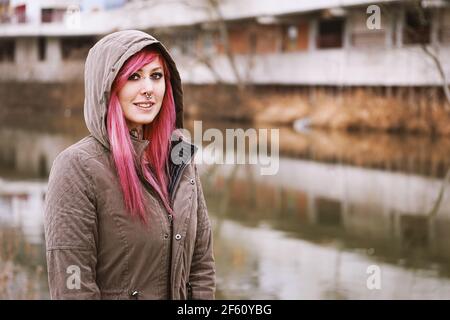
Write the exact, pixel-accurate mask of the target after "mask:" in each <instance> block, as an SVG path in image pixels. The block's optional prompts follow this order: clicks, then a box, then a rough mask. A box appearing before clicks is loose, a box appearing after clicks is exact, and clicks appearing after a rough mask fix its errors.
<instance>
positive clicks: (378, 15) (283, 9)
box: [0, 0, 450, 86]
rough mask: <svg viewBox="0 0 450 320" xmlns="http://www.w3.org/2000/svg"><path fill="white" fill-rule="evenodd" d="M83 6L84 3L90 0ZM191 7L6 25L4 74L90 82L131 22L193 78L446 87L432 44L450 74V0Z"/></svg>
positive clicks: (0, 54) (0, 32) (134, 5)
mask: <svg viewBox="0 0 450 320" xmlns="http://www.w3.org/2000/svg"><path fill="white" fill-rule="evenodd" d="M12 2H14V1H11V3H12ZM69 2H70V1H66V7H67V5H68V4H69ZM72 2H73V1H72ZM75 2H76V4H75V7H73V8H76V5H79V7H78V8H80V9H81V8H82V5H83V2H84V1H75ZM189 3H190V4H189V5H186V4H185V2H177V1H174V2H172V1H171V2H164V1H160V2H159V1H152V2H148V3H147V2H146V1H142V0H141V1H136V0H135V1H128V2H127V3H122V4H120V3H119V5H118V6H119V7H118V8H115V9H112V10H105V9H107V7H105V6H103V7H102V6H98V7H97V8H96V9H95V10H85V11H76V10H73V11H66V13H65V15H64V17H63V18H62V19H59V20H58V19H56V20H55V21H52V22H51V23H44V22H41V23H39V24H35V23H33V22H32V21H36V19H34V20H33V19H31V18H30V22H28V20H26V22H25V23H21V22H13V20H14V19H13V20H11V21H10V22H8V23H3V24H0V80H2V81H8V80H19V81H45V82H60V81H68V80H79V81H81V80H82V77H83V65H84V59H85V57H86V55H87V52H88V50H89V48H90V47H91V46H92V45H93V44H94V43H95V42H96V41H97V40H98V39H99V38H100V37H102V36H103V35H105V34H107V33H109V32H112V31H115V30H121V29H130V28H135V29H141V30H145V31H148V32H150V33H152V34H154V35H155V36H157V37H159V38H160V39H161V40H162V41H163V42H164V43H165V44H167V45H168V47H169V49H170V50H171V52H172V53H173V55H174V56H175V58H176V60H177V61H178V63H179V66H180V71H181V75H182V78H183V80H184V81H185V82H186V83H192V84H206V83H214V82H217V81H221V82H225V83H236V82H237V81H244V82H251V83H255V84H264V85H267V84H275V85H279V84H281V85H294V86H295V85H297V86H305V85H306V86H315V85H319V86H440V85H441V84H442V77H441V75H440V74H439V72H438V68H437V66H436V63H435V61H434V60H433V59H432V58H431V56H429V55H427V54H426V53H425V52H424V50H423V49H422V48H421V47H422V46H423V45H428V46H430V47H433V50H434V51H435V53H436V56H437V58H438V60H439V61H440V63H441V66H442V68H443V72H444V74H445V75H446V76H447V78H448V77H450V60H449V59H450V58H449V57H450V54H449V53H450V3H449V1H437V0H427V1H421V4H422V6H421V7H420V9H419V11H418V10H416V9H415V7H414V6H413V5H412V1H402V0H391V1H390V0H385V1H376V4H375V5H373V3H374V2H373V1H366V0H358V1H357V0H345V1H337V0H321V1H295V0H283V1H276V2H274V1H270V0H264V1H255V0H248V1H237V0H229V1H225V2H223V4H222V5H221V7H220V8H218V10H219V11H218V10H217V8H213V7H211V6H206V7H205V4H206V3H207V2H206V1H204V0H197V1H192V2H191V1H190V2H189ZM149 5H151V6H149ZM86 8H87V7H86ZM55 10H56V9H55ZM55 12H56V11H55ZM219 12H220V16H222V17H223V19H219V18H218V14H219ZM421 16H423V17H425V20H424V21H423V23H422V20H420V17H421ZM27 17H28V16H27ZM26 19H28V18H26ZM19 20H20V19H19ZM41 21H42V10H41ZM221 25H225V26H226V29H227V33H226V34H227V36H226V38H228V40H224V35H223V34H221V33H220V26H221ZM227 47H228V48H229V51H230V52H231V56H232V57H233V61H234V63H235V66H236V68H234V69H237V70H238V71H237V74H236V72H234V71H233V67H232V64H231V63H230V59H229V56H228V55H227V54H226V53H227ZM205 62H206V63H205Z"/></svg>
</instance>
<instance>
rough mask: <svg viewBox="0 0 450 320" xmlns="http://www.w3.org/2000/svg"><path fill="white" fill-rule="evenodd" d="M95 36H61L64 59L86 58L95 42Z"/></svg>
mask: <svg viewBox="0 0 450 320" xmlns="http://www.w3.org/2000/svg"><path fill="white" fill-rule="evenodd" d="M95 42H96V41H95V38H94V37H74V38H61V55H62V58H63V59H64V60H84V59H86V57H87V54H88V52H89V49H90V48H91V47H92V46H93V45H94V44H95Z"/></svg>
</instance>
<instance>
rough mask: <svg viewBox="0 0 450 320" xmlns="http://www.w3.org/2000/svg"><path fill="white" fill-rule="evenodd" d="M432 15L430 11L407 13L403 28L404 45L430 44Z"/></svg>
mask: <svg viewBox="0 0 450 320" xmlns="http://www.w3.org/2000/svg"><path fill="white" fill-rule="evenodd" d="M430 33H431V14H430V12H429V11H425V10H424V11H421V12H417V11H407V12H406V13H405V24H404V26H403V39H404V40H403V43H404V44H418V43H423V44H427V43H430Z"/></svg>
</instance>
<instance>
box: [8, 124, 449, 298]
mask: <svg viewBox="0 0 450 320" xmlns="http://www.w3.org/2000/svg"><path fill="white" fill-rule="evenodd" d="M82 121H83V120H82V119H81V118H76V119H73V123H74V126H75V127H76V128H75V129H73V128H72V127H71V126H70V125H68V126H67V127H65V129H64V130H54V131H50V132H49V131H48V130H45V129H42V128H41V129H39V128H35V127H33V130H32V129H30V128H29V127H27V128H21V129H20V128H18V127H17V126H14V127H11V126H9V127H7V126H2V129H0V236H1V238H2V241H1V243H2V245H3V248H2V254H1V260H0V279H3V280H1V281H0V289H1V290H0V298H26V297H27V293H28V295H31V298H38V299H42V298H43V299H45V298H48V288H47V285H46V275H45V270H46V268H45V250H44V241H43V229H42V210H43V197H44V194H45V188H46V182H47V181H46V176H47V174H48V171H49V169H50V167H51V163H52V161H53V159H54V158H55V157H56V155H57V154H58V153H59V152H60V151H61V150H62V149H64V148H65V147H67V146H68V145H70V144H72V143H73V142H75V141H77V140H78V139H79V138H81V137H82V136H83V135H84V134H85V133H86V131H85V129H81V130H80V129H79V126H80V123H82ZM190 125H191V123H190V122H189V121H188V122H187V126H188V128H189V126H190ZM209 126H210V127H217V128H221V126H222V128H232V127H241V125H238V124H232V125H230V124H221V126H219V125H217V123H213V124H210V125H209ZM207 127H208V126H206V125H205V127H204V128H207ZM427 139H428V138H423V137H409V138H404V137H397V136H391V137H390V138H389V137H388V136H385V135H380V136H378V138H377V137H376V135H375V134H367V135H364V134H361V133H360V134H357V135H354V134H348V133H347V134H344V133H339V134H336V133H327V132H314V131H310V132H309V133H296V132H294V131H293V130H290V129H287V128H283V129H282V130H280V152H281V155H282V156H281V158H280V166H279V172H278V174H277V175H275V176H261V175H260V174H259V173H260V168H259V167H258V166H255V165H251V166H250V165H234V166H233V165H211V166H201V168H200V170H201V174H202V181H203V184H204V191H205V195H206V198H207V202H208V207H209V210H210V213H211V216H212V218H213V225H214V229H215V233H214V235H215V252H216V260H217V271H218V297H219V298H237V299H241V298H250V299H266V298H267V299H301V298H310V299H341V298H343V299H346V298H355V299H366V298H367V299H372V298H373V299H378V298H386V299H397V298H404V299H409V298H426V299H438V298H446V299H448V298H450V282H449V281H450V250H449V249H450V248H449V246H450V241H449V240H450V232H449V230H450V199H449V194H448V192H447V182H446V180H445V179H444V176H445V172H446V169H447V168H448V167H449V163H448V159H447V157H446V155H447V154H448V153H449V151H450V143H449V142H448V141H447V140H445V139H434V140H433V141H431V140H427ZM414 144H415V145H416V148H412V147H411V146H413V145H414ZM383 150H384V151H383ZM382 151H383V152H382ZM377 152H378V153H377ZM407 159H411V160H410V161H406V160H407ZM371 265H376V266H378V267H379V268H380V270H381V289H380V290H369V289H368V288H367V286H366V282H367V279H368V277H369V274H368V273H367V268H368V267H369V266H371ZM5 274H7V275H8V276H5ZM4 279H9V280H7V281H6V280H4ZM5 288H6V289H5Z"/></svg>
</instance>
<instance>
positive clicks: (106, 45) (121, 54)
mask: <svg viewBox="0 0 450 320" xmlns="http://www.w3.org/2000/svg"><path fill="white" fill-rule="evenodd" d="M147 46H154V47H156V48H158V49H159V51H160V52H161V53H162V55H163V56H164V58H165V59H166V62H167V65H168V67H169V70H170V79H171V84H172V91H173V98H174V101H175V108H176V124H175V126H176V127H177V128H183V90H182V86H181V79H180V75H179V73H178V69H177V67H176V65H175V62H174V61H173V59H172V57H171V56H170V54H169V52H168V51H167V49H166V48H165V47H164V46H163V45H162V44H161V43H160V42H159V41H158V40H156V39H155V38H154V37H152V36H151V35H149V34H147V33H145V32H142V31H138V30H125V31H119V32H114V33H112V34H109V35H107V36H105V37H104V38H102V39H101V40H100V41H98V42H97V43H96V44H95V45H94V46H93V47H92V48H91V49H90V50H89V54H88V56H87V59H86V64H85V70H84V86H85V99H84V119H85V121H86V126H87V128H88V129H89V132H90V133H91V134H92V135H93V136H94V137H95V138H96V139H97V140H98V141H100V143H101V144H102V145H103V146H105V147H106V148H108V149H109V138H108V132H107V129H106V113H107V106H108V103H109V96H110V93H111V86H112V83H113V82H114V79H115V78H116V75H117V74H118V73H119V70H120V68H121V67H122V65H123V64H124V63H125V62H126V61H127V59H128V58H129V57H131V56H132V55H133V54H135V53H137V52H139V51H140V50H142V49H143V48H145V47H147Z"/></svg>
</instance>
